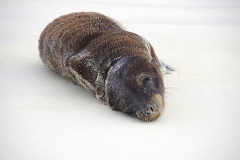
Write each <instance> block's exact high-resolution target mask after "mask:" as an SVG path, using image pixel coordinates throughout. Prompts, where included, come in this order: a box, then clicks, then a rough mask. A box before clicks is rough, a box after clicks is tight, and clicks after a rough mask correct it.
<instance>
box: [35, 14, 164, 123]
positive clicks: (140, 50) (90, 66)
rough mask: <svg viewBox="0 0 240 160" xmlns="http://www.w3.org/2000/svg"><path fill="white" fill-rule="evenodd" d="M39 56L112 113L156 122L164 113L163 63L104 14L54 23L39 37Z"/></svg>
mask: <svg viewBox="0 0 240 160" xmlns="http://www.w3.org/2000/svg"><path fill="white" fill-rule="evenodd" d="M39 52H40V57H41V59H42V61H43V62H44V63H45V64H46V65H47V66H48V67H49V68H50V69H51V70H53V71H55V72H57V73H58V74H60V75H62V76H64V77H66V78H68V79H69V80H71V81H73V82H74V83H76V84H78V85H81V86H83V87H85V88H86V89H87V90H88V91H89V92H91V93H92V94H93V95H95V96H96V97H97V98H98V99H99V101H101V102H102V103H103V104H107V105H109V106H110V107H111V108H112V109H113V110H119V111H122V112H125V113H127V114H130V115H133V116H135V117H138V118H139V119H141V120H143V121H153V120H156V119H157V118H158V117H160V115H161V114H162V112H163V110H164V107H165V100H164V94H165V88H164V82H163V78H162V73H161V70H160V67H161V64H160V62H159V60H158V58H157V56H156V55H155V52H154V49H153V47H152V46H151V44H150V43H149V42H148V41H147V40H145V39H144V38H143V37H141V36H139V35H137V34H135V33H131V32H128V31H126V30H124V29H123V28H122V27H121V26H120V25H119V23H117V22H116V21H114V20H113V19H111V18H109V17H107V16H105V15H102V14H100V13H95V12H79V13H71V14H67V15H63V16H61V17H59V18H57V19H55V20H54V21H52V22H51V23H50V24H49V25H47V27H46V28H45V29H44V30H43V32H42V33H41V36H40V39H39ZM166 68H167V67H165V69H166Z"/></svg>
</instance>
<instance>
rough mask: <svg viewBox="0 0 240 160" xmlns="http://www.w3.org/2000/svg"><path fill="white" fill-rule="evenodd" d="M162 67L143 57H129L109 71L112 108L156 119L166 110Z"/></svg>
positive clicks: (141, 117) (108, 91) (108, 87)
mask: <svg viewBox="0 0 240 160" xmlns="http://www.w3.org/2000/svg"><path fill="white" fill-rule="evenodd" d="M164 90H165V89H164V84H163V79H162V76H161V71H160V68H159V67H157V65H156V64H155V63H153V62H149V61H147V60H146V59H145V58H142V57H126V58H123V59H121V60H120V61H118V62H117V64H116V65H115V66H114V67H113V68H112V69H111V70H110V71H109V74H108V78H107V94H108V98H109V104H110V106H111V108H112V109H115V110H120V111H122V112H125V113H127V114H131V115H133V116H136V117H138V118H139V119H141V120H143V121H154V120H156V119H157V118H158V117H160V115H161V114H162V112H163V110H164Z"/></svg>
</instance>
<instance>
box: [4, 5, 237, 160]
mask: <svg viewBox="0 0 240 160" xmlns="http://www.w3.org/2000/svg"><path fill="white" fill-rule="evenodd" d="M75 11H98V12H101V13H104V14H106V15H109V16H111V17H114V18H115V19H117V20H119V21H120V22H122V23H123V24H124V25H125V26H126V27H127V28H128V29H129V30H130V31H133V32H135V33H138V34H140V35H142V36H144V37H145V38H146V39H148V40H149V41H150V42H151V43H152V45H153V46H154V48H155V51H156V52H157V55H158V56H159V58H160V59H162V60H163V61H165V62H166V63H169V64H171V65H172V66H173V67H175V68H176V69H177V71H176V72H174V73H173V74H171V75H165V76H164V80H165V84H166V88H167V92H168V95H169V96H168V98H167V104H166V110H165V112H164V114H163V116H162V117H161V118H160V119H158V120H157V121H155V122H151V123H145V122H141V121H139V120H138V119H136V118H132V117H130V116H128V115H126V114H123V113H120V112H114V111H112V110H111V109H110V108H109V107H108V106H105V105H102V104H100V102H98V101H97V99H96V98H95V97H93V96H92V95H90V94H89V93H88V92H87V91H86V90H84V89H83V88H82V87H79V86H76V85H74V84H73V83H72V82H70V81H68V80H66V79H64V78H62V77H60V76H58V75H56V74H55V73H53V72H51V71H50V70H49V69H48V68H47V67H46V66H44V65H43V63H42V62H41V60H40V58H39V56H38V48H37V46H38V38H39V35H40V33H41V31H42V30H43V29H44V27H45V26H46V25H47V24H48V23H49V22H50V21H52V20H53V19H54V18H56V17H58V16H60V15H62V14H66V13H70V12H75ZM0 20H1V24H0V29H1V31H0V36H1V38H0V159H1V160H14V159H17V160H28V159H29V160H33V159H34V160H37V159H39V160H43V159H44V160H48V159H49V160H50V159H51V160H53V159H58V160H61V159H71V160H74V159H107V160H110V159H117V160H118V159H131V160H133V159H138V160H144V159H171V160H172V159H176V160H186V159H194V160H198V159H199V160H203V159H204V160H215V159H218V160H230V159H231V160H237V159H240V154H239V152H240V123H239V122H240V98H239V95H240V69H239V68H240V2H239V1H234V0H220V1H214V0H208V1H207V0H204V1H190V0H184V1H183V0H182V1H177V0H175V1H171V2H169V1H163V0H160V1H153V0H151V1H149V0H148V1H146V0H145V1H138V0H135V1H134V0H132V1H130V2H129V1H127V0H118V1H115V2H112V1H111V2H108V1H107V0H105V1H104V0H101V1H97V0H96V1H94V0H92V1H82V2H81V0H78V1H77V0H75V1H74V0H68V1H63V0H61V1H58V2H57V1H49V0H48V1H47V0H45V1H43V0H41V1H27V0H21V1H17V0H16V1H13V0H5V1H1V2H0Z"/></svg>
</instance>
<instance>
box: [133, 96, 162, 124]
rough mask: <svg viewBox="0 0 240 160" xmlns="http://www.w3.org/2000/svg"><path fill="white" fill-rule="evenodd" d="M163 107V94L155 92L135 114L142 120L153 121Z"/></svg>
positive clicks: (159, 114) (160, 113)
mask: <svg viewBox="0 0 240 160" xmlns="http://www.w3.org/2000/svg"><path fill="white" fill-rule="evenodd" d="M164 108H165V106H164V98H163V96H161V95H160V94H155V95H154V96H153V97H152V98H151V99H150V101H149V102H148V103H147V105H146V106H145V107H143V108H141V109H140V110H139V111H137V112H136V115H137V117H138V118H139V119H141V120H143V121H154V120H156V119H158V118H159V117H160V116H161V115H162V113H163V110H164Z"/></svg>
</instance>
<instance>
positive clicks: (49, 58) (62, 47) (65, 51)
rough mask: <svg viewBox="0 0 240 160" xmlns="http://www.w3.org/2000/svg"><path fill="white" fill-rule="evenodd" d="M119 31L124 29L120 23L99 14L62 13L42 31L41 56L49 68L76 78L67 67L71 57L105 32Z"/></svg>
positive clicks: (40, 41) (69, 77)
mask: <svg viewBox="0 0 240 160" xmlns="http://www.w3.org/2000/svg"><path fill="white" fill-rule="evenodd" d="M117 30H122V28H121V26H120V25H119V24H118V23H117V22H116V21H113V20H112V19H110V18H109V17H107V16H104V15H102V14H100V13H95V12H80V13H71V14H67V15H63V16H61V17H59V18H57V19H55V20H54V21H52V22H51V23H50V24H48V25H47V27H46V28H45V29H44V30H43V32H42V33H41V35H40V39H39V51H40V57H41V59H42V61H43V62H44V63H45V64H46V65H47V66H48V67H49V68H50V69H52V70H54V71H55V72H57V73H59V74H61V75H62V76H65V77H67V78H68V79H71V80H74V79H73V75H72V74H70V73H69V71H68V68H67V66H68V65H69V64H68V60H69V58H71V57H72V56H73V55H75V54H77V53H79V51H80V50H81V49H83V48H84V47H85V46H86V45H88V44H89V42H90V41H91V40H93V39H95V38H97V37H98V36H100V35H101V34H103V33H104V32H106V31H117Z"/></svg>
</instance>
